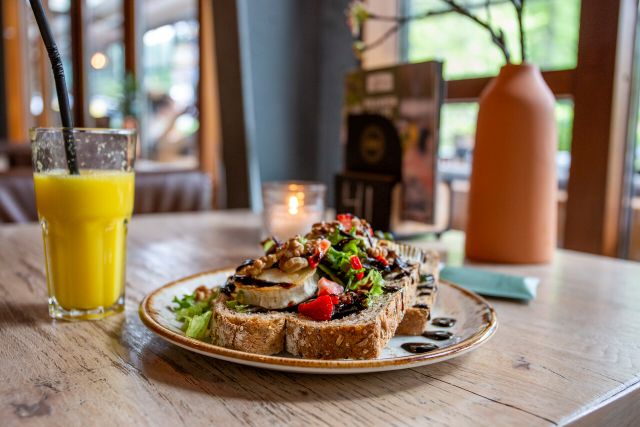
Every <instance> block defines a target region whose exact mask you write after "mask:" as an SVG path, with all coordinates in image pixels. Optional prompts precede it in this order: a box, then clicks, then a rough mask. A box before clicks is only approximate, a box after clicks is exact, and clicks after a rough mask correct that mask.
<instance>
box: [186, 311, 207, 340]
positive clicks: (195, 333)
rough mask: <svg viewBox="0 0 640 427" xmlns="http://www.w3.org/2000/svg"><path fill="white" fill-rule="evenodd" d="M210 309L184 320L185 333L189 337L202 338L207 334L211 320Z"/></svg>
mask: <svg viewBox="0 0 640 427" xmlns="http://www.w3.org/2000/svg"><path fill="white" fill-rule="evenodd" d="M211 314H212V311H211V310H209V311H207V312H205V313H202V314H198V315H196V316H193V317H192V318H191V319H187V321H186V322H185V325H186V329H185V332H184V333H185V335H186V336H188V337H190V338H195V339H198V340H202V339H204V338H205V337H207V336H208V335H209V322H210V321H211Z"/></svg>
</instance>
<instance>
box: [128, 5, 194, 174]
mask: <svg viewBox="0 0 640 427" xmlns="http://www.w3.org/2000/svg"><path fill="white" fill-rule="evenodd" d="M197 13H198V11H197V1H196V0H188V1H181V2H158V1H155V0H147V1H145V2H144V3H143V9H142V16H143V17H144V25H143V31H142V63H141V72H142V75H141V79H140V85H141V87H140V89H141V92H142V99H143V101H142V104H143V105H142V110H143V115H142V122H143V125H142V128H143V132H142V153H141V154H142V157H143V158H146V159H150V160H153V161H157V162H172V163H173V164H176V165H181V166H184V167H196V166H197V132H198V127H199V121H198V111H197V93H198V91H197V88H198V80H199V76H198V62H199V57H198V55H199V53H198V15H197Z"/></svg>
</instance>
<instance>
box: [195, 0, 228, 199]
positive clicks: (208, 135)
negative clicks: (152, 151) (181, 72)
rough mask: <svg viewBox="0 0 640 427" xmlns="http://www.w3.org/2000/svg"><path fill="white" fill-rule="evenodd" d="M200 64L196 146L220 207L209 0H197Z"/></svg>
mask: <svg viewBox="0 0 640 427" xmlns="http://www.w3.org/2000/svg"><path fill="white" fill-rule="evenodd" d="M198 16H199V20H200V31H199V41H200V43H199V56H200V59H199V67H200V81H199V82H198V110H199V112H200V129H199V130H198V149H199V161H200V170H202V171H203V172H206V173H207V174H209V176H211V183H212V189H213V197H212V201H213V207H214V208H218V207H221V205H222V203H223V201H222V200H221V197H220V191H221V185H220V132H221V130H220V103H219V98H220V97H219V93H218V74H217V72H216V67H215V64H216V51H215V38H214V31H213V5H212V2H211V1H210V0H198Z"/></svg>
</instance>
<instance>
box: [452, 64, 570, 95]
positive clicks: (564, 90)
mask: <svg viewBox="0 0 640 427" xmlns="http://www.w3.org/2000/svg"><path fill="white" fill-rule="evenodd" d="M574 75H575V70H573V69H571V70H559V71H543V72H542V77H543V78H544V80H545V81H546V82H547V84H548V85H549V88H550V89H551V92H553V94H554V95H555V96H556V98H570V97H572V96H573V93H574V88H573V84H574V83H573V81H574ZM491 79H492V77H479V78H475V79H462V80H449V81H447V82H446V91H445V94H446V102H476V101H477V100H478V98H479V97H480V94H481V93H482V90H483V89H484V87H485V86H486V85H487V84H488V83H489V82H490V81H491Z"/></svg>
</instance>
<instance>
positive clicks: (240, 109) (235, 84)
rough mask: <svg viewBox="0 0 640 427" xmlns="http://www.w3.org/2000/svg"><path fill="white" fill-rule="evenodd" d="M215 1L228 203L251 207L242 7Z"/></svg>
mask: <svg viewBox="0 0 640 427" xmlns="http://www.w3.org/2000/svg"><path fill="white" fill-rule="evenodd" d="M211 3H212V5H211V6H212V12H213V39H214V40H215V65H216V67H215V68H216V73H217V76H218V93H219V99H218V104H219V106H220V107H221V106H224V108H220V130H221V140H222V160H223V162H224V165H225V191H226V207H228V208H241V207H248V206H249V205H250V201H251V199H250V196H251V194H250V191H251V190H250V184H251V177H250V167H249V160H250V159H249V152H248V148H247V147H248V143H247V134H246V129H245V119H244V97H243V92H242V66H241V62H240V38H239V28H238V9H237V4H236V2H235V1H228V2H215V3H214V2H211ZM204 55H205V56H206V55H207V53H206V52H205V53H204ZM205 96H211V95H205ZM203 120H206V118H203Z"/></svg>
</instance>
